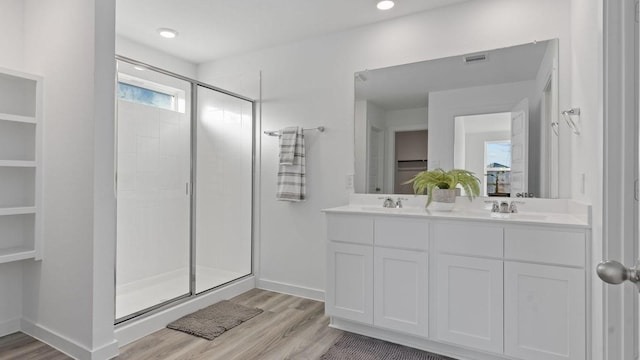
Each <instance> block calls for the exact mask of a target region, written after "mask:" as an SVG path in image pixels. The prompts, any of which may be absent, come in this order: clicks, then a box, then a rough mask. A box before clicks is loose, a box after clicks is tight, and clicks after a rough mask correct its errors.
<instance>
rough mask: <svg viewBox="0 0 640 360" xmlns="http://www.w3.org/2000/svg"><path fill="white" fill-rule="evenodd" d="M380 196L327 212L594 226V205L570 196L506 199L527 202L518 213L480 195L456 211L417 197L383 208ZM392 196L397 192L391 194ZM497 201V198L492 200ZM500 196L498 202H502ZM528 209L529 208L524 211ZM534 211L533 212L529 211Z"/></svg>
mask: <svg viewBox="0 0 640 360" xmlns="http://www.w3.org/2000/svg"><path fill="white" fill-rule="evenodd" d="M380 196H381V195H373V196H372V195H361V194H355V195H354V196H352V198H351V199H350V202H351V203H350V204H348V205H344V206H338V207H334V208H329V209H324V210H323V212H325V213H328V214H354V215H355V214H363V215H385V216H402V217H414V218H415V217H418V218H433V219H451V220H456V219H465V220H474V221H486V222H493V223H496V222H498V223H503V224H504V223H519V224H548V225H565V226H572V227H586V228H589V227H591V225H590V218H591V214H590V213H591V207H590V206H589V205H586V204H581V203H577V202H574V201H572V200H569V199H507V200H506V201H511V200H518V201H523V202H524V204H522V205H519V208H520V209H522V210H520V211H519V212H518V213H515V214H503V213H492V212H491V210H490V207H491V205H490V204H486V203H485V201H486V200H487V198H477V199H475V200H474V201H473V202H469V201H468V200H467V198H459V199H458V200H457V201H456V207H455V208H454V209H453V211H432V210H429V209H428V208H425V207H424V203H426V200H424V199H420V198H419V197H415V198H413V197H412V198H413V199H408V201H406V202H405V204H406V205H405V206H404V207H403V208H384V207H382V201H381V200H379V199H378V198H379V197H380ZM390 197H392V198H393V199H395V198H396V197H397V195H390ZM491 200H495V199H491ZM503 200H504V199H501V200H499V201H503ZM525 209H526V210H525ZM530 210H531V211H530Z"/></svg>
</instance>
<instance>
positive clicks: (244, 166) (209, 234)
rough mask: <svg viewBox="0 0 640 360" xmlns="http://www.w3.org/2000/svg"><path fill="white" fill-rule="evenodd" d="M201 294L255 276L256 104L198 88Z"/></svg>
mask: <svg viewBox="0 0 640 360" xmlns="http://www.w3.org/2000/svg"><path fill="white" fill-rule="evenodd" d="M197 111H198V116H197V125H196V135H195V142H196V146H195V149H196V151H195V164H196V166H195V169H194V172H195V184H194V189H195V191H194V203H195V204H194V206H195V208H194V210H195V226H194V228H195V235H196V237H195V240H196V241H195V249H194V252H195V254H194V255H195V256H194V258H195V264H194V266H195V292H196V293H201V292H203V291H206V290H208V289H211V288H214V287H217V286H220V285H222V284H225V283H228V282H230V281H233V280H235V279H238V278H240V277H243V276H246V275H249V274H251V246H252V241H251V239H252V237H251V235H252V228H251V224H252V190H253V103H252V102H251V101H248V100H245V99H242V98H239V97H235V96H231V95H227V94H225V93H222V92H219V91H215V90H212V89H209V88H207V87H204V86H198V87H197Z"/></svg>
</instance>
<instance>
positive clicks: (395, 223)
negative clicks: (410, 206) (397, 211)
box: [374, 218, 429, 250]
mask: <svg viewBox="0 0 640 360" xmlns="http://www.w3.org/2000/svg"><path fill="white" fill-rule="evenodd" d="M374 239H375V244H376V245H377V246H388V247H397V248H405V249H416V250H427V249H428V248H429V223H428V222H426V221H425V220H422V219H388V218H377V219H376V220H375V225H374Z"/></svg>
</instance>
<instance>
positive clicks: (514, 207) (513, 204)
mask: <svg viewBox="0 0 640 360" xmlns="http://www.w3.org/2000/svg"><path fill="white" fill-rule="evenodd" d="M524 203H525V202H524V201H515V200H514V201H512V202H511V204H510V205H509V212H510V213H512V214H515V213H517V212H518V205H517V204H523V205H524Z"/></svg>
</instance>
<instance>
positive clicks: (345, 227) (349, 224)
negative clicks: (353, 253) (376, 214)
mask: <svg viewBox="0 0 640 360" xmlns="http://www.w3.org/2000/svg"><path fill="white" fill-rule="evenodd" d="M327 237H328V238H329V240H332V241H344V242H350V243H357V244H369V245H372V244H373V219H372V218H370V217H366V216H354V215H334V214H327Z"/></svg>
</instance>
